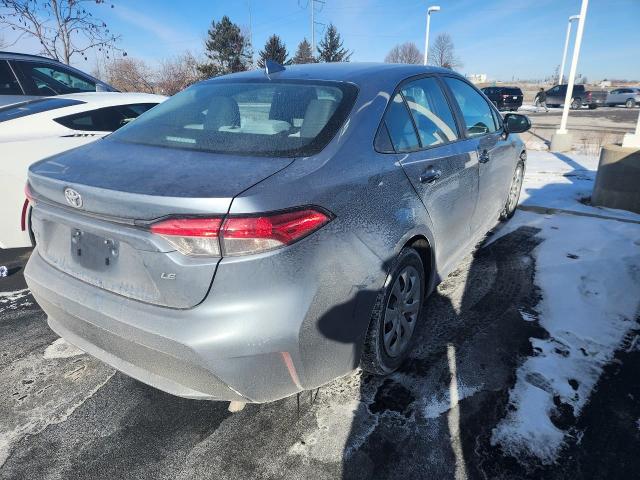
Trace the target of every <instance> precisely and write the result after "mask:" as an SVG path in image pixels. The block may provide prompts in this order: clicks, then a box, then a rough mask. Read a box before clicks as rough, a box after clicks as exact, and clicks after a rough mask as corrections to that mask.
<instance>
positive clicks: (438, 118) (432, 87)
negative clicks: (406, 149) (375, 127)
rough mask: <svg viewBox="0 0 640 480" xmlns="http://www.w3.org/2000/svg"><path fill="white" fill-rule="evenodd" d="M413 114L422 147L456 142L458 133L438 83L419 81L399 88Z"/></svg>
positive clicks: (425, 79) (423, 79)
mask: <svg viewBox="0 0 640 480" xmlns="http://www.w3.org/2000/svg"><path fill="white" fill-rule="evenodd" d="M402 94H403V95H404V98H405V100H406V101H407V105H408V106H409V109H410V110H411V114H412V115H413V120H414V122H415V125H416V128H417V129H418V135H420V142H421V143H422V147H429V146H434V145H440V144H443V143H448V142H452V141H454V140H456V139H457V138H458V132H457V128H456V123H455V121H454V119H453V114H452V113H451V109H450V108H449V104H448V103H447V99H446V98H445V96H444V93H442V90H441V89H440V85H439V83H438V80H436V79H435V78H433V77H428V78H422V79H420V80H416V81H415V82H411V83H409V84H407V85H405V86H404V87H403V88H402Z"/></svg>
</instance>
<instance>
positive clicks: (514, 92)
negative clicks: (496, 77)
mask: <svg viewBox="0 0 640 480" xmlns="http://www.w3.org/2000/svg"><path fill="white" fill-rule="evenodd" d="M502 94H503V95H522V90H520V89H519V88H503V89H502Z"/></svg>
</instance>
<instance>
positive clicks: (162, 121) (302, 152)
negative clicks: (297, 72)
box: [109, 79, 357, 157]
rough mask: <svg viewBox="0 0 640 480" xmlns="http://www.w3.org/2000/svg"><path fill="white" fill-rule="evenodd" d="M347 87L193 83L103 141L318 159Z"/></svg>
mask: <svg viewBox="0 0 640 480" xmlns="http://www.w3.org/2000/svg"><path fill="white" fill-rule="evenodd" d="M356 95H357V88H356V87H355V86H354V85H351V84H347V83H341V82H320V81H274V80H267V79H265V80H264V81H246V82H242V81H237V80H236V81H230V80H229V81H224V80H217V81H212V82H206V83H201V84H197V85H194V86H192V87H190V88H188V89H187V90H185V91H183V92H181V93H179V94H177V95H175V96H174V97H172V98H170V99H169V100H167V101H166V102H164V103H162V104H160V105H158V106H157V107H156V108H154V109H152V110H150V111H149V112H148V113H146V114H144V115H142V116H141V117H140V118H139V119H137V120H136V121H135V122H132V123H130V124H129V125H127V126H125V127H123V128H121V129H120V130H118V131H117V132H115V133H114V134H112V135H111V136H110V137H109V139H111V140H117V141H121V142H129V143H138V144H144V145H153V146H161V147H171V148H181V149H188V150H199V151H206V152H215V153H231V154H239V155H260V156H278V157H290V156H307V155H313V154H315V153H318V152H319V151H320V150H322V149H323V148H324V146H325V145H326V144H327V143H328V142H329V141H330V140H331V138H332V137H333V136H334V135H335V133H336V132H337V131H338V129H339V128H340V127H341V126H342V124H343V123H344V120H345V119H346V117H347V116H348V114H349V111H350V110H351V107H352V106H353V103H354V101H355V98H356Z"/></svg>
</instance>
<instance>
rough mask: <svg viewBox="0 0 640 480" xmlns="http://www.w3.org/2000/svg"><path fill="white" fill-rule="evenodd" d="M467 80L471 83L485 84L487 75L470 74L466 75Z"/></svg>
mask: <svg viewBox="0 0 640 480" xmlns="http://www.w3.org/2000/svg"><path fill="white" fill-rule="evenodd" d="M467 78H468V79H469V80H470V81H471V82H472V83H486V82H487V74H486V73H471V74H469V75H467Z"/></svg>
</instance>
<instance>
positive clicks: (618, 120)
mask: <svg viewBox="0 0 640 480" xmlns="http://www.w3.org/2000/svg"><path fill="white" fill-rule="evenodd" d="M519 113H524V114H525V115H528V116H529V118H531V123H532V126H533V128H534V129H536V130H556V129H558V128H559V126H560V119H561V117H562V109H561V108H550V109H549V112H545V111H543V110H540V111H535V107H533V106H531V105H525V106H524V107H522V108H521V109H520V110H519ZM639 113H640V109H639V108H624V107H599V108H596V109H594V110H589V109H588V108H586V107H583V108H581V109H579V110H571V113H570V114H569V120H568V123H567V124H568V126H569V128H570V129H571V130H572V131H574V132H578V133H577V135H579V133H580V132H589V131H597V132H599V133H600V134H607V133H609V134H623V133H626V132H629V131H633V129H634V128H635V125H636V122H637V121H638V114H639ZM551 133H553V132H552V131H551Z"/></svg>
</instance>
